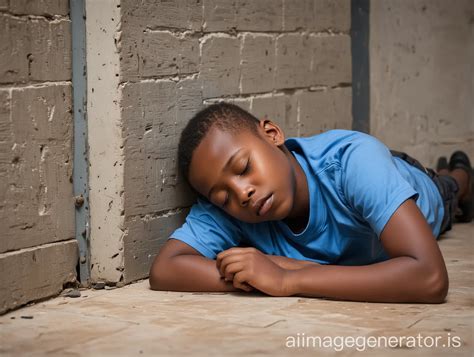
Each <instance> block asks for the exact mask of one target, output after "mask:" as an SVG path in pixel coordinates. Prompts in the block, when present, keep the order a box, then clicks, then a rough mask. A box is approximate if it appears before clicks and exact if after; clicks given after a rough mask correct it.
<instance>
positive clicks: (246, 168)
mask: <svg viewBox="0 0 474 357" xmlns="http://www.w3.org/2000/svg"><path fill="white" fill-rule="evenodd" d="M249 170H250V159H248V160H247V164H246V165H245V167H244V170H243V171H242V172H241V173H240V176H242V175H245V174H246V173H247V172H248V171H249Z"/></svg>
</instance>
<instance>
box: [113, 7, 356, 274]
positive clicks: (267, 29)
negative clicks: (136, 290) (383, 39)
mask: <svg viewBox="0 0 474 357" xmlns="http://www.w3.org/2000/svg"><path fill="white" fill-rule="evenodd" d="M120 12H121V27H120V36H119V40H118V43H117V51H118V53H117V57H118V60H119V65H120V71H119V73H120V77H119V81H120V83H119V86H118V87H119V88H120V91H121V94H120V96H121V97H120V100H121V108H120V115H121V120H122V122H123V127H122V129H123V131H122V135H123V141H124V148H123V155H124V157H123V165H124V181H123V185H124V186H123V188H124V196H123V200H124V201H123V204H124V212H123V213H124V216H123V225H124V226H123V227H124V235H123V274H124V275H123V279H124V281H126V282H128V281H132V280H136V279H139V278H144V277H146V276H147V275H148V271H149V267H150V264H151V262H152V260H153V258H154V256H155V255H156V254H157V252H158V250H159V248H160V246H161V245H162V244H163V243H164V242H165V241H166V239H167V238H168V236H169V234H170V233H171V232H172V231H173V230H174V229H175V228H176V227H177V226H179V225H180V224H181V223H182V222H183V220H184V217H185V215H186V213H187V209H188V207H189V206H190V205H191V204H192V202H193V200H194V196H193V195H192V194H191V192H190V191H189V189H188V188H187V187H186V186H185V184H184V183H183V180H182V178H181V177H180V176H179V175H178V173H177V163H176V154H177V143H178V139H179V134H180V132H181V130H182V128H183V127H184V125H185V124H186V122H187V121H188V120H189V119H190V118H191V116H192V115H193V114H194V113H196V112H197V111H198V110H199V109H201V108H202V107H203V106H205V105H208V104H210V103H214V102H219V101H228V102H232V103H235V104H237V105H240V106H242V107H243V108H245V109H247V110H250V111H251V112H252V113H254V114H255V115H256V116H258V117H260V118H263V117H268V118H270V119H272V120H274V121H276V122H277V123H278V124H280V125H281V126H282V127H283V128H284V130H285V132H286V134H287V135H288V136H309V135H313V134H316V133H319V132H321V131H324V130H327V129H332V128H345V129H350V128H351V125H352V115H351V97H352V95H351V94H352V92H351V81H352V71H351V53H350V43H351V40H350V35H349V31H350V2H349V1H348V0H343V1H322V0H280V1H273V0H265V1H263V0H262V1H244V0H205V1H196V0H179V1H172V2H157V1H151V0H148V1H141V2H140V3H138V2H136V1H132V0H122V1H121V2H120Z"/></svg>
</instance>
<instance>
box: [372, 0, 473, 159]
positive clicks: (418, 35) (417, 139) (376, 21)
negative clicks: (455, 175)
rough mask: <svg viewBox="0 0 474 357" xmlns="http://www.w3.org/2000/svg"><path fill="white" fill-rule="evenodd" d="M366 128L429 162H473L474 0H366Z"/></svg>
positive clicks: (396, 146)
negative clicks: (455, 157)
mask: <svg viewBox="0 0 474 357" xmlns="http://www.w3.org/2000/svg"><path fill="white" fill-rule="evenodd" d="M370 11H371V19H370V43H371V46H370V67H371V133H372V134H374V135H375V136H377V137H379V138H380V139H382V140H383V141H384V142H385V143H386V144H388V145H389V146H391V147H392V148H396V149H400V150H404V151H406V152H408V153H410V154H412V155H413V156H415V157H417V158H419V160H420V161H421V162H422V163H423V164H425V165H428V166H434V165H435V164H436V159H437V157H438V156H439V155H448V156H449V155H450V154H451V152H453V151H454V150H455V149H458V148H460V149H463V150H466V151H467V152H468V153H469V154H470V155H471V158H473V159H474V145H473V143H474V101H473V98H474V68H473V66H474V2H473V1H472V0H454V1H446V0H416V1H401V0H398V1H396V0H384V1H371V10H370Z"/></svg>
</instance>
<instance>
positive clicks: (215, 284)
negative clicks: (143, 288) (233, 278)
mask: <svg viewBox="0 0 474 357" xmlns="http://www.w3.org/2000/svg"><path fill="white" fill-rule="evenodd" d="M149 281H150V287H151V289H153V290H172V291H208V292H212V291H241V290H239V289H237V288H234V286H233V285H232V282H226V281H224V279H223V278H221V276H220V274H219V271H218V270H217V268H216V263H215V261H214V260H211V259H208V258H206V257H204V256H202V255H201V254H200V253H199V252H198V251H197V250H195V249H194V248H192V247H191V246H189V245H187V244H186V243H183V242H181V241H179V240H177V239H169V240H168V241H167V242H166V243H165V245H164V246H163V247H162V248H161V250H160V253H159V254H158V255H157V256H156V258H155V260H154V262H153V264H152V266H151V269H150V277H149Z"/></svg>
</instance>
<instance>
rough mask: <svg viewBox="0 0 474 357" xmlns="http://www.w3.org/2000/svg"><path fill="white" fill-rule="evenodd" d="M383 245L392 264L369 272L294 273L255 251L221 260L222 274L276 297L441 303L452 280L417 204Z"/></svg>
mask: <svg viewBox="0 0 474 357" xmlns="http://www.w3.org/2000/svg"><path fill="white" fill-rule="evenodd" d="M381 241H382V244H383V246H384V248H385V251H386V252H387V253H388V254H389V256H390V257H391V259H389V260H387V261H384V262H381V263H376V264H371V265H365V266H335V265H317V264H313V265H311V266H306V267H304V268H301V269H296V270H290V269H285V268H282V267H280V266H278V265H277V264H275V263H274V262H273V261H272V260H271V259H268V257H267V256H265V255H263V254H262V253H261V252H259V251H257V250H255V249H253V248H231V249H229V250H226V251H224V252H222V253H220V254H219V255H218V256H217V266H218V268H219V271H220V273H221V274H222V275H223V276H226V277H227V278H232V279H233V281H234V283H242V282H245V283H248V284H249V285H251V286H253V287H255V288H256V289H259V290H261V291H263V292H265V293H267V294H270V295H275V296H290V295H301V296H310V297H329V298H334V299H341V300H355V301H372V302H425V303H440V302H443V301H444V299H445V297H446V295H447V291H448V285H449V283H448V275H447V271H446V266H445V264H444V260H443V257H442V255H441V252H440V250H439V247H438V243H437V242H436V240H435V238H434V237H433V234H432V232H431V229H430V227H429V225H428V223H427V222H426V219H425V218H424V216H423V215H422V213H421V212H420V210H419V209H418V207H417V206H416V204H415V202H414V201H413V200H411V199H410V200H407V201H406V202H404V203H403V204H402V205H401V206H400V207H399V208H398V209H397V211H396V212H395V213H394V214H393V216H392V217H391V218H390V220H389V222H388V223H387V225H386V226H385V228H384V230H383V232H382V234H381Z"/></svg>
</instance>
